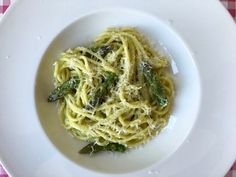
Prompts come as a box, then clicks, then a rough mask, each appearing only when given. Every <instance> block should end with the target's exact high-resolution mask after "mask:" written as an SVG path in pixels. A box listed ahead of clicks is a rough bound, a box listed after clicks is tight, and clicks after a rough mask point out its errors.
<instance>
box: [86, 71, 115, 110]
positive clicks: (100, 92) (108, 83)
mask: <svg viewBox="0 0 236 177" xmlns="http://www.w3.org/2000/svg"><path fill="white" fill-rule="evenodd" d="M116 80H117V75H116V74H114V73H110V72H109V73H108V74H107V77H106V78H105V80H104V81H103V82H102V83H101V84H100V85H99V86H98V88H97V89H96V90H95V92H94V93H93V96H92V98H91V99H90V100H89V103H88V105H87V106H86V107H85V108H86V109H87V110H92V109H93V108H95V107H96V106H98V105H100V104H102V103H103V102H104V101H105V97H106V95H107V94H108V93H109V90H110V89H111V87H112V86H113V85H114V84H115V82H116Z"/></svg>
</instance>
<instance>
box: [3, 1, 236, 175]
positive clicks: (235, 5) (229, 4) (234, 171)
mask: <svg viewBox="0 0 236 177" xmlns="http://www.w3.org/2000/svg"><path fill="white" fill-rule="evenodd" d="M12 1H14V0H12ZM220 1H221V3H222V4H223V5H224V6H225V7H226V8H227V9H228V11H229V13H230V14H231V16H232V17H233V18H234V20H235V22H236V0H220ZM10 4H11V0H0V18H1V16H2V15H3V14H4V13H5V12H6V10H7V8H8V7H9V6H10ZM235 148H236V147H235ZM209 170H210V169H209ZM0 177H9V176H8V175H7V173H6V172H5V170H4V169H3V167H2V166H1V164H0ZM225 177H236V162H235V163H234V164H233V166H232V167H231V169H229V171H228V173H227V174H226V175H225Z"/></svg>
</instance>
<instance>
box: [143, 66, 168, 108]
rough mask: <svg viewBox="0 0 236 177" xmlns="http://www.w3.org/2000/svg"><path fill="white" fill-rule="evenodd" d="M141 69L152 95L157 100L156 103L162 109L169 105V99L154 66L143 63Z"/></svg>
mask: <svg viewBox="0 0 236 177" xmlns="http://www.w3.org/2000/svg"><path fill="white" fill-rule="evenodd" d="M141 68H142V71H143V75H144V78H145V80H146V82H147V85H148V87H149V88H150V91H151V93H152V95H153V96H154V97H155V98H156V101H157V102H158V104H159V105H160V106H161V107H165V106H167V104H168V99H167V97H166V96H165V92H164V87H163V85H162V84H161V82H160V81H159V80H158V78H157V76H156V74H155V72H154V70H153V68H152V66H151V65H150V64H149V63H148V62H142V63H141Z"/></svg>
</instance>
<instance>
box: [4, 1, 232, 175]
mask: <svg viewBox="0 0 236 177" xmlns="http://www.w3.org/2000/svg"><path fill="white" fill-rule="evenodd" d="M176 3H177V1H175V0H168V1H164V0H163V1H157V2H156V1H149V3H144V2H142V1H129V2H126V1H119V3H117V2H115V1H106V0H103V1H102V2H99V3H98V2H96V1H91V2H90V3H88V2H86V1H82V0H81V1H79V2H78V1H60V2H58V1H50V2H46V1H39V2H32V1H22V2H21V1H19V2H16V3H15V4H14V5H13V7H12V9H10V10H9V11H8V13H7V14H6V17H5V19H3V21H2V22H1V28H0V41H1V43H0V48H1V53H0V58H1V59H2V60H1V65H0V67H1V69H0V71H1V83H2V92H1V97H2V99H1V102H0V103H1V107H2V108H1V111H0V113H1V114H0V115H1V118H0V139H1V144H0V157H1V161H2V162H3V164H4V166H5V167H6V169H7V170H8V172H9V173H10V174H11V175H12V176H42V175H43V176H79V175H80V176H81V175H82V176H86V175H87V176H112V175H116V176H127V175H128V176H145V175H149V174H151V175H160V176H183V174H185V175H184V176H222V175H223V174H224V173H225V172H226V171H227V168H229V166H230V165H231V164H232V163H233V160H234V159H235V155H236V152H235V148H234V147H235V146H236V141H235V139H234V138H233V135H235V133H236V132H235V128H234V127H235V115H236V114H235V113H236V112H235V110H234V108H233V103H234V100H235V98H236V94H235V93H234V92H232V91H233V90H235V88H236V84H235V82H234V81H232V77H229V76H230V75H235V74H236V73H235V66H236V62H235V57H236V54H235V52H234V51H235V46H234V45H233V44H234V41H235V40H236V30H235V29H236V28H235V25H234V23H233V21H232V19H230V18H229V15H228V14H226V12H225V11H224V10H223V8H222V7H221V5H220V4H219V2H217V1H211V0H208V1H206V2H205V3H204V4H202V3H200V2H198V1H194V0H191V1H182V2H179V1H178V3H177V4H176ZM206 6H211V7H212V11H211V12H208V11H207V8H206ZM26 7H27V9H29V10H27V11H25V10H24V9H25V8H26ZM58 9H60V11H58ZM200 11H201V13H200ZM42 12H43V13H42ZM190 12H191V13H190ZM215 17H217V18H215ZM110 26H134V27H136V28H137V29H139V30H140V31H141V32H142V33H143V34H145V36H147V37H148V38H149V39H150V41H152V42H154V43H156V46H158V44H161V45H159V48H160V49H163V48H164V49H165V50H164V51H163V52H164V53H168V54H169V55H170V56H171V57H170V58H172V59H173V62H174V63H176V66H177V69H178V72H177V73H175V76H174V78H175V82H176V101H175V107H174V110H173V114H172V116H171V117H170V122H169V124H168V126H167V127H166V128H165V129H164V130H163V131H162V132H161V133H160V135H159V136H157V137H156V138H154V139H153V140H152V141H150V143H148V144H147V145H145V146H143V147H142V148H139V149H136V150H132V151H130V152H128V153H125V154H115V155H114V154H109V153H108V154H107V153H105V154H100V155H97V156H92V157H90V156H82V155H79V154H78V150H79V149H80V148H81V147H82V146H83V145H84V144H83V143H82V142H80V141H78V140H75V139H73V138H72V137H70V136H69V135H68V134H67V132H66V131H65V130H64V129H63V128H62V127H61V126H60V122H59V120H58V114H57V108H56V105H51V104H49V103H47V101H46V98H47V96H48V93H49V92H50V90H51V89H52V88H53V79H52V72H53V66H52V64H53V62H54V61H55V59H56V58H57V57H58V55H59V54H60V52H62V51H64V50H65V49H67V48H73V47H76V46H78V45H86V44H88V43H89V42H91V40H92V39H94V38H95V37H96V36H97V35H98V34H99V33H100V32H102V31H103V30H105V29H106V28H107V27H110ZM28 27H29V28H28ZM173 66H174V64H173ZM222 159H223V160H222ZM213 167H214V168H213ZM22 169H24V170H22Z"/></svg>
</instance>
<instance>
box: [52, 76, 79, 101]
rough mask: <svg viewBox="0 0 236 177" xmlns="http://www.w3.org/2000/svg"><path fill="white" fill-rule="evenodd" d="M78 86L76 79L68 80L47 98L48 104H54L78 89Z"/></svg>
mask: <svg viewBox="0 0 236 177" xmlns="http://www.w3.org/2000/svg"><path fill="white" fill-rule="evenodd" d="M78 84H79V79H78V78H74V77H72V78H70V79H69V80H67V81H65V82H64V83H63V84H62V85H60V86H58V87H57V88H55V89H54V90H53V91H52V92H51V93H50V95H49V96H48V102H54V101H56V100H58V99H61V98H63V97H64V96H65V95H66V94H68V93H71V92H72V91H73V90H74V89H76V88H77V87H78Z"/></svg>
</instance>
